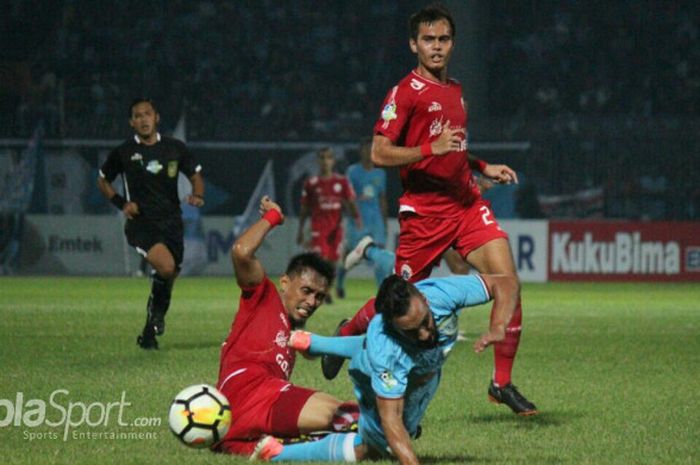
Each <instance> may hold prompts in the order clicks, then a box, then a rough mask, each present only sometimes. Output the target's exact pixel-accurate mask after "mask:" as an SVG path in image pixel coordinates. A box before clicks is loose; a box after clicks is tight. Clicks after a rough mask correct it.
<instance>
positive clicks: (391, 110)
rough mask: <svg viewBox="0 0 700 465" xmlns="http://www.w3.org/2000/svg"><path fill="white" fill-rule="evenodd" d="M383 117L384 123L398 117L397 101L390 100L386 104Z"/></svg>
mask: <svg viewBox="0 0 700 465" xmlns="http://www.w3.org/2000/svg"><path fill="white" fill-rule="evenodd" d="M382 119H383V120H384V123H385V124H386V123H389V121H391V120H394V119H396V103H394V102H389V103H387V104H386V105H385V106H384V109H383V110H382Z"/></svg>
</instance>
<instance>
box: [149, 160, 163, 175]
mask: <svg viewBox="0 0 700 465" xmlns="http://www.w3.org/2000/svg"><path fill="white" fill-rule="evenodd" d="M162 169H163V165H161V164H160V162H159V161H158V160H151V161H149V162H148V165H146V171H148V172H149V173H153V174H158V173H160V170H162Z"/></svg>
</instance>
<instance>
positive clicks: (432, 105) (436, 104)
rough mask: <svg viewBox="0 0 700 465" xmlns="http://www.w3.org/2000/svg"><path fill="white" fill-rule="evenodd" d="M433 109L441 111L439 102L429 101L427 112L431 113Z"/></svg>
mask: <svg viewBox="0 0 700 465" xmlns="http://www.w3.org/2000/svg"><path fill="white" fill-rule="evenodd" d="M434 111H442V105H440V102H431V103H430V106H429V107H428V113H432V112H434Z"/></svg>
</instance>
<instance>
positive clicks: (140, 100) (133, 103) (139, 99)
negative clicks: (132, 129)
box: [129, 97, 158, 118]
mask: <svg viewBox="0 0 700 465" xmlns="http://www.w3.org/2000/svg"><path fill="white" fill-rule="evenodd" d="M139 103H150V104H151V106H152V107H153V111H155V112H156V113H158V107H156V103H155V102H154V101H153V99H150V98H148V97H136V98H135V99H133V100H132V101H131V105H129V118H131V115H132V113H133V112H134V107H135V106H136V105H138V104H139Z"/></svg>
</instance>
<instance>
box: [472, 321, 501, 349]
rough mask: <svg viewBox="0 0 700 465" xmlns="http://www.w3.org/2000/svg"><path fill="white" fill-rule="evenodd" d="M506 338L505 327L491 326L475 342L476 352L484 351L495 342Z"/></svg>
mask: <svg viewBox="0 0 700 465" xmlns="http://www.w3.org/2000/svg"><path fill="white" fill-rule="evenodd" d="M505 338H506V329H505V328H500V327H499V328H491V329H490V330H489V331H488V332H487V333H484V334H482V335H481V337H480V338H479V339H477V340H476V342H474V352H476V353H477V354H478V353H480V352H483V351H484V350H485V349H486V348H487V347H488V346H490V345H491V344H493V343H494V342H500V341H502V340H503V339H505Z"/></svg>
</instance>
